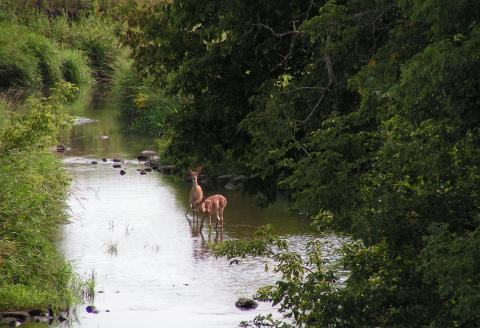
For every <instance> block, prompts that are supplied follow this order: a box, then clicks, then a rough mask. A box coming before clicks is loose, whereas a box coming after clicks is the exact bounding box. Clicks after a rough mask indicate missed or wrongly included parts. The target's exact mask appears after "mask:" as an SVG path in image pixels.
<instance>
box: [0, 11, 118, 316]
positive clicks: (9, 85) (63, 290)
mask: <svg viewBox="0 0 480 328" xmlns="http://www.w3.org/2000/svg"><path fill="white" fill-rule="evenodd" d="M109 20H110V18H109V17H100V16H96V15H94V14H88V13H83V14H82V16H78V17H76V18H75V19H72V17H67V16H66V15H57V16H56V15H50V16H47V14H46V13H45V12H43V11H41V10H34V9H32V8H29V7H28V5H26V4H25V5H19V4H15V3H14V2H12V3H11V4H1V5H0V153H1V154H2V156H1V158H0V185H1V186H2V191H1V193H0V227H1V228H0V319H1V320H3V321H2V323H9V321H12V320H13V321H15V322H13V323H10V324H17V323H22V322H24V321H25V320H27V316H30V319H32V318H33V320H35V317H41V318H42V320H47V321H48V320H53V319H54V318H55V319H61V318H62V316H63V317H64V316H65V315H67V312H68V309H69V308H71V307H72V305H74V304H77V303H79V302H80V301H82V300H83V298H84V297H85V295H86V294H88V293H90V292H91V290H90V291H88V287H89V286H90V287H91V286H92V285H91V283H89V282H88V281H83V280H82V279H81V278H80V277H79V276H78V275H77V274H76V273H74V271H73V269H72V267H71V265H70V264H69V263H68V262H67V261H66V260H65V259H64V257H63V255H62V254H61V252H60V251H59V249H58V239H59V233H60V231H61V229H62V227H63V225H64V224H66V223H68V215H67V210H68V205H67V198H68V193H69V183H70V176H69V174H68V173H67V172H66V171H65V170H64V168H63V165H62V163H61V161H59V160H58V157H57V155H55V154H54V153H53V152H52V149H54V148H55V146H56V145H57V140H56V139H57V137H58V136H59V134H60V132H61V131H63V130H65V128H66V127H67V126H68V125H69V124H70V122H71V118H69V117H68V115H65V114H62V113H63V112H64V111H63V110H62V108H63V107H65V105H66V104H67V103H73V102H74V101H76V100H78V95H79V94H84V93H85V92H86V91H87V90H90V89H91V88H92V87H93V86H102V87H105V86H108V85H110V82H111V79H112V75H113V72H114V70H115V69H116V66H115V65H116V63H117V59H118V56H119V55H120V50H119V49H120V48H119V46H118V44H117V42H116V36H115V33H114V31H113V29H114V27H115V25H114V24H113V23H111V22H110V21H109ZM109 22H110V23H109ZM12 310H15V311H19V310H22V311H25V312H22V313H23V314H22V313H20V314H18V313H17V314H18V316H16V314H15V313H16V312H13V313H12V312H11V311H12ZM32 310H35V311H34V312H32V313H33V314H32V313H31V314H28V313H27V312H28V311H29V312H31V311H32ZM25 313H27V315H25ZM40 314H41V315H40ZM19 316H20V317H19ZM2 317H4V318H3V319H2ZM5 317H6V318H5ZM9 318H10V319H9ZM64 318H65V317H64Z"/></svg>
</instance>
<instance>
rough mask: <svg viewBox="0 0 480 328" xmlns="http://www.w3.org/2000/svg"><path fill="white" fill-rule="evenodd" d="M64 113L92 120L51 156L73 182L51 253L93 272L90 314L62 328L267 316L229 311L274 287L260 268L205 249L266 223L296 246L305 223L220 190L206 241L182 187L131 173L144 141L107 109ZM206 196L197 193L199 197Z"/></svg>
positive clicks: (282, 209) (218, 323)
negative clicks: (220, 202)
mask: <svg viewBox="0 0 480 328" xmlns="http://www.w3.org/2000/svg"><path fill="white" fill-rule="evenodd" d="M73 110H74V111H77V112H76V113H73V114H74V115H78V116H81V117H87V118H89V119H92V120H94V121H93V122H89V123H88V122H87V124H82V125H77V126H75V127H74V128H73V129H72V131H71V132H70V133H69V134H68V135H66V136H65V137H64V140H63V141H64V142H65V143H68V144H71V147H72V150H71V151H69V152H67V153H65V154H63V155H62V156H61V157H62V160H63V161H64V163H65V167H66V168H67V170H68V171H69V172H70V174H71V176H72V178H73V181H72V187H71V194H70V197H69V205H70V211H71V223H70V224H67V225H65V227H64V236H63V239H62V241H61V248H62V249H63V252H64V254H65V256H66V258H67V259H68V260H69V261H70V262H71V263H72V264H73V266H74V268H75V270H76V271H77V272H78V273H79V274H80V275H81V276H83V277H88V276H91V275H92V274H93V275H94V277H95V284H96V287H95V289H96V294H95V299H94V302H93V304H94V305H95V306H96V307H97V308H98V310H99V311H100V312H99V313H98V314H91V313H87V312H86V311H85V305H82V306H80V307H79V308H78V311H77V320H75V321H74V322H72V323H71V324H70V325H69V326H72V327H85V328H98V327H100V328H106V327H115V328H120V327H150V326H155V327H237V326H238V324H239V322H240V321H242V320H250V319H253V318H254V317H255V316H256V315H258V314H260V313H270V312H272V311H275V310H274V309H273V310H272V307H271V306H270V304H267V303H260V305H259V307H258V308H257V309H255V310H251V311H242V310H239V309H237V308H236V307H235V302H236V300H237V299H238V298H239V297H241V296H251V295H252V294H253V293H254V292H255V290H256V289H257V288H258V287H260V286H262V285H264V284H266V283H272V282H274V281H275V279H276V277H275V275H274V274H273V273H272V272H266V271H265V262H264V261H263V260H249V261H244V262H241V263H240V264H239V265H230V264H229V262H228V261H227V260H226V259H224V258H215V257H214V256H213V255H212V254H211V252H210V251H209V250H208V247H207V243H208V242H209V241H211V242H216V241H218V240H219V239H222V238H223V239H231V238H240V237H248V236H251V235H252V233H253V232H254V231H255V230H256V229H257V228H258V227H260V226H262V225H265V224H267V223H268V224H272V225H273V226H274V228H275V230H276V231H277V233H278V234H280V235H281V236H284V237H285V238H287V239H288V240H289V241H290V242H291V244H292V245H293V246H294V248H298V249H301V248H302V246H303V245H304V244H305V242H306V241H307V240H308V239H310V238H312V237H313V235H312V232H311V229H310V227H309V222H308V220H306V219H305V218H302V217H298V216H295V215H292V214H291V213H289V212H288V211H287V208H286V204H283V203H280V202H279V203H276V204H274V205H273V206H271V207H269V208H268V209H266V210H260V209H258V208H256V207H255V206H253V205H252V200H251V199H249V198H248V197H246V196H242V195H240V194H237V193H228V192H226V191H225V190H222V191H220V192H222V193H223V194H225V196H226V197H227V198H228V200H229V202H228V206H227V208H226V210H225V227H224V231H223V234H220V233H216V232H215V230H213V231H212V233H211V234H209V233H208V229H207V228H206V226H204V229H203V233H199V232H198V229H196V227H195V226H194V225H193V226H192V222H191V221H190V220H187V218H186V217H185V215H184V214H185V211H186V208H187V203H188V197H189V191H190V184H189V183H187V182H185V181H184V180H183V179H178V178H173V177H170V176H165V175H162V174H160V173H157V172H151V173H149V174H147V175H140V174H139V171H137V169H140V168H142V167H143V164H142V163H139V162H138V161H137V160H136V155H137V154H138V153H139V152H140V151H141V150H144V149H152V148H153V147H154V146H153V145H152V144H151V140H148V139H143V138H138V137H132V136H128V135H127V134H125V133H123V131H122V127H121V125H120V124H119V117H118V114H119V113H118V110H117V109H116V108H115V106H114V105H113V103H111V102H108V101H106V102H100V103H98V102H96V103H91V105H89V106H86V107H85V108H83V106H79V107H78V108H77V109H75V108H74V109H73ZM102 158H107V159H108V160H107V162H103V161H102ZM113 158H116V159H120V160H121V161H122V162H121V163H120V164H121V165H122V168H123V169H124V170H125V171H126V174H125V175H120V173H119V171H120V169H115V168H113V167H112V165H113V164H114V163H113V162H112V159H113ZM93 160H95V161H97V162H98V164H91V162H92V161H93ZM213 192H214V191H213V190H206V189H205V188H204V193H205V194H206V195H210V194H212V193H213ZM330 242H332V243H335V240H331V241H330ZM333 246H335V245H333ZM277 315H278V313H277ZM62 326H63V324H62Z"/></svg>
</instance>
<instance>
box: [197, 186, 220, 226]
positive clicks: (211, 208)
mask: <svg viewBox="0 0 480 328" xmlns="http://www.w3.org/2000/svg"><path fill="white" fill-rule="evenodd" d="M195 207H196V208H197V210H198V212H200V213H201V214H202V218H201V221H202V223H201V226H200V230H202V228H203V219H204V217H205V216H206V215H208V226H209V227H211V226H212V214H213V213H215V214H216V216H217V224H216V225H215V229H217V228H218V224H219V223H220V227H221V228H222V230H223V210H224V209H225V207H227V198H225V196H222V195H219V194H217V195H213V196H210V197H208V198H207V199H204V200H201V201H199V202H196V203H195Z"/></svg>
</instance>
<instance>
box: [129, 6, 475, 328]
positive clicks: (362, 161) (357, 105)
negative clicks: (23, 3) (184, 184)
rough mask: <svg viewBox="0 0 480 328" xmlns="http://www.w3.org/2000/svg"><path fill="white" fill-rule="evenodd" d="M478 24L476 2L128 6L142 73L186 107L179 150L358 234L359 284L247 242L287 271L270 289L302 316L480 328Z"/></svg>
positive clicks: (348, 254) (316, 320)
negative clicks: (479, 327) (250, 178)
mask: <svg viewBox="0 0 480 328" xmlns="http://www.w3.org/2000/svg"><path fill="white" fill-rule="evenodd" d="M478 17H480V3H478V1H473V0H462V1H456V2H446V1H440V0H419V1H414V2H412V1H404V0H396V1H394V0H390V1H382V0H363V1H362V0H352V1H341V0H337V1H333V0H328V1H306V2H300V1H293V2H292V1H280V2H278V1H262V2H261V3H249V2H248V1H247V2H245V1H202V2H201V3H199V2H197V1H190V0H183V1H172V2H169V1H165V2H164V3H161V4H158V5H155V6H147V7H139V8H137V10H135V11H134V12H133V13H132V14H131V15H130V16H128V24H129V28H128V29H127V31H126V32H125V34H124V36H123V41H124V43H125V44H127V45H129V46H130V47H131V48H132V53H133V57H134V60H135V64H136V67H137V68H138V70H139V71H141V72H142V73H143V74H145V75H149V76H153V77H155V78H156V79H157V81H158V84H159V85H160V86H161V87H162V88H163V89H164V90H165V92H166V93H167V94H169V95H171V96H178V97H179V98H180V99H181V108H180V109H179V110H178V111H177V112H175V113H173V114H172V115H171V116H170V118H169V119H168V122H169V127H170V128H171V130H172V139H171V140H172V141H171V144H170V148H169V150H170V154H171V155H173V156H175V157H176V158H178V160H179V161H180V162H182V163H183V164H185V165H189V164H197V163H210V166H211V167H213V166H214V165H220V166H221V165H224V166H230V165H232V162H233V161H236V162H237V164H235V165H236V168H237V169H240V170H242V171H244V172H245V173H257V174H258V176H259V181H258V182H259V183H258V185H257V186H256V187H257V188H262V187H263V188H268V189H267V193H266V194H267V195H268V196H269V197H270V198H272V199H273V198H274V197H275V192H276V191H277V190H283V191H284V192H286V193H288V195H290V197H291V199H292V205H293V206H294V207H296V208H297V209H298V210H300V211H302V212H303V213H306V214H308V215H310V216H312V217H314V218H315V220H316V223H317V226H318V227H321V229H322V231H324V230H325V229H329V230H333V231H337V232H342V233H349V234H350V235H351V236H352V237H353V238H354V239H355V240H356V241H355V242H354V243H353V244H352V245H350V246H347V247H345V248H344V250H343V254H344V257H343V260H342V264H343V266H344V269H346V270H348V271H349V276H348V279H347V280H346V281H345V283H344V286H343V287H342V288H338V286H337V284H336V283H335V281H336V278H332V276H330V274H331V275H333V276H335V275H336V273H335V272H334V271H335V270H333V269H332V270H333V271H332V270H330V269H329V270H330V271H332V272H331V273H329V274H328V275H327V276H325V275H326V272H329V271H328V270H327V271H325V270H324V269H321V268H317V267H315V266H309V263H310V262H308V261H307V262H305V261H304V260H302V259H301V258H299V257H298V256H295V255H288V256H287V255H285V257H283V256H280V255H279V253H271V252H270V253H269V252H266V253H265V252H257V251H256V249H255V248H248V247H247V246H245V247H244V248H241V247H240V248H238V247H239V246H241V243H242V242H238V243H240V244H235V245H234V246H233V245H230V247H231V248H232V249H233V248H235V247H237V246H238V247H237V253H236V254H237V255H245V254H247V253H249V252H250V253H253V254H256V255H267V256H271V257H272V258H273V259H274V260H275V261H276V262H277V263H278V266H277V269H278V271H279V272H282V273H284V275H283V278H282V280H281V281H280V282H279V283H278V284H277V285H276V286H275V287H274V288H273V289H270V292H269V293H268V294H266V295H267V297H266V298H267V299H270V300H274V301H275V302H277V303H279V304H281V306H282V308H284V309H285V310H286V311H287V313H290V314H291V315H292V316H293V318H294V319H295V321H296V322H297V323H298V324H299V325H303V326H332V327H334V326H335V327H336V326H338V327H374V326H381V327H407V326H408V327H415V326H431V327H450V326H452V327H453V326H462V327H474V326H475V325H476V324H477V323H478V322H479V320H480V317H479V314H478V313H477V311H476V310H475V309H476V308H478V302H479V300H478V296H476V295H478V286H479V285H480V278H479V277H480V265H479V259H478V254H477V253H478V252H477V251H476V246H477V245H478V233H479V231H480V230H479V229H480V228H479V217H480V216H479V205H480V204H479V195H478V191H477V190H478V187H477V186H478V185H479V182H480V181H479V179H480V174H479V173H480V172H479V164H480V152H479V149H480V147H479V146H480V139H479V138H480V134H479V132H480V131H479V123H480V121H479V120H480V114H479V112H478V107H479V105H480V99H479V93H478V89H479V77H480V69H479V66H478V62H479V59H480V57H479V53H480V51H479V50H480V27H479V26H478V22H477V20H478ZM194 162H196V163H194ZM212 163H214V164H212ZM216 163H220V164H216ZM262 238H266V235H263V237H262ZM267 241H268V240H267ZM268 242H269V243H270V244H272V242H271V241H268ZM273 245H275V247H277V248H279V249H278V250H279V251H280V253H282V252H283V251H285V252H286V253H285V254H291V253H290V252H288V250H287V249H283V248H282V247H280V246H279V245H277V244H275V243H273ZM227 246H228V244H227ZM227 248H228V247H227ZM242 249H243V250H244V253H243V254H242V253H241V252H239V251H238V250H242ZM312 252H313V253H314V251H308V253H309V254H310V253H312ZM222 254H223V255H228V256H233V255H234V253H229V251H223V253H222ZM279 256H280V257H279ZM301 263H302V264H301ZM300 267H308V270H305V271H303V272H299V276H300V278H299V279H293V278H291V276H289V274H288V273H289V272H290V271H289V270H294V269H295V268H300ZM285 273H286V275H285ZM337 278H338V277H337ZM317 287H318V288H319V289H318V290H317V289H315V288H317ZM312 290H315V292H312ZM258 320H260V319H258ZM269 320H270V321H271V322H273V321H272V320H273V319H271V318H268V317H267V318H264V321H265V325H267V323H268V321H269ZM275 324H277V325H280V323H275ZM260 325H261V323H260V321H257V326H260ZM272 325H273V324H272Z"/></svg>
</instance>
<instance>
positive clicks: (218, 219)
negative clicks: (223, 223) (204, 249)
mask: <svg viewBox="0 0 480 328" xmlns="http://www.w3.org/2000/svg"><path fill="white" fill-rule="evenodd" d="M219 222H220V215H219V213H218V211H217V224H216V225H215V230H217V229H218V223H219Z"/></svg>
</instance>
